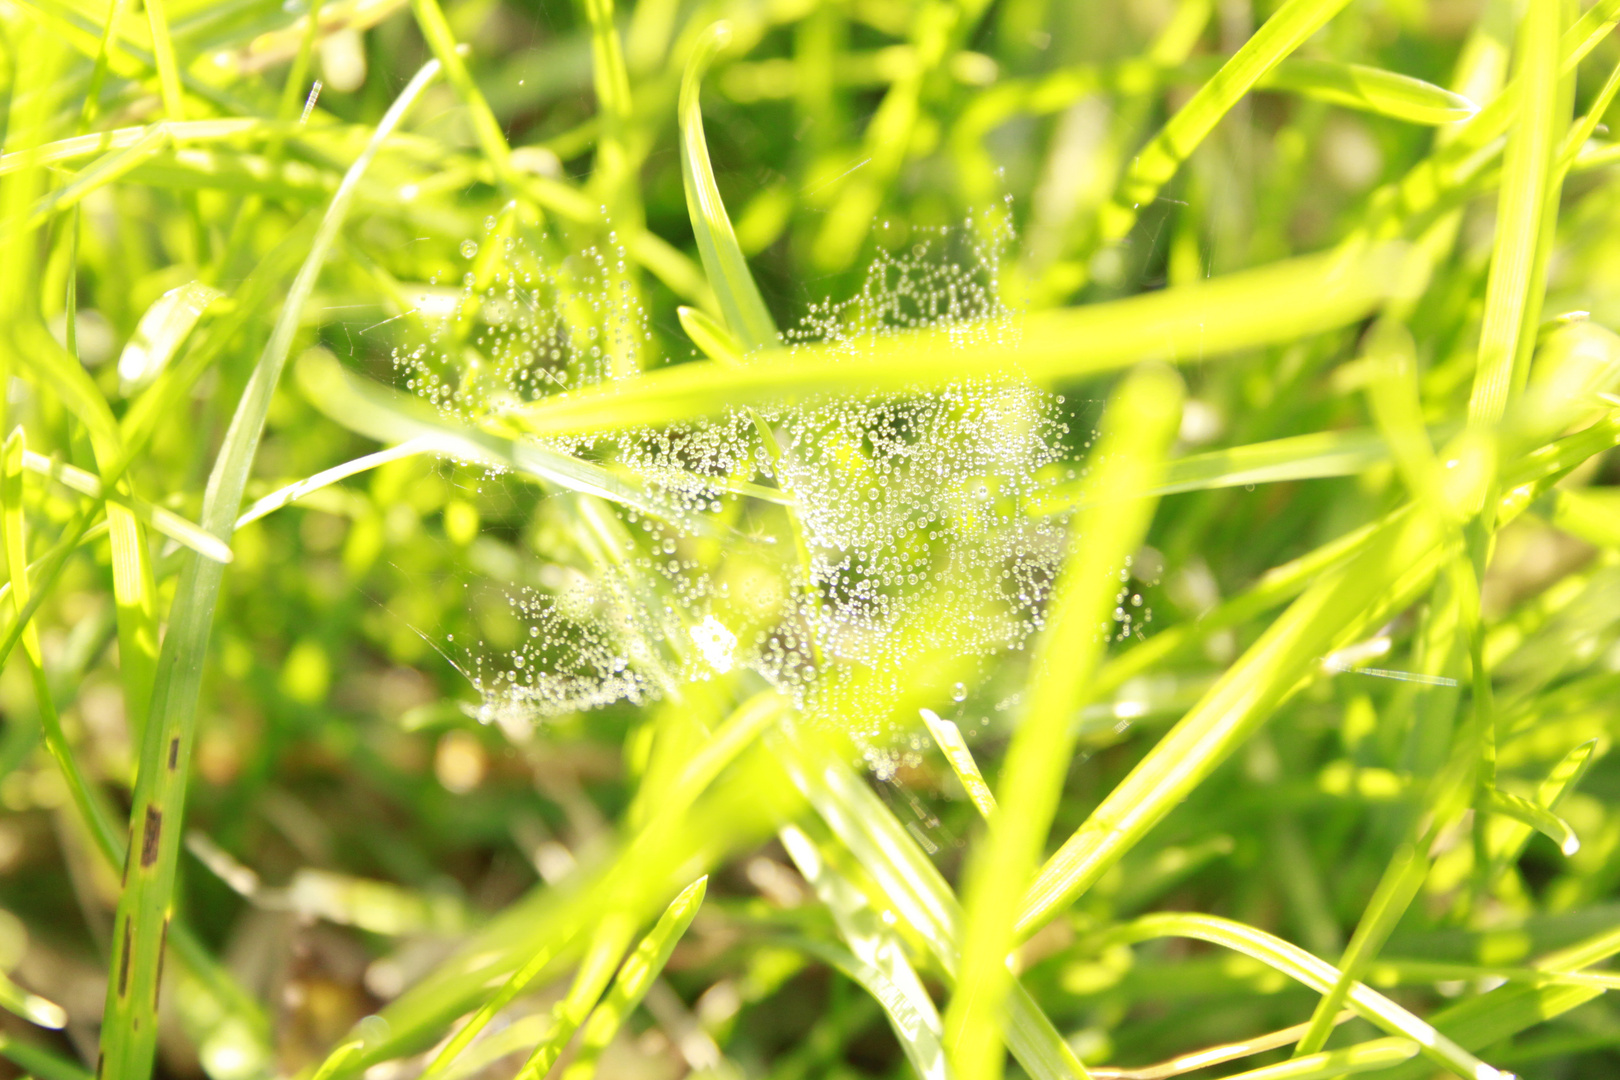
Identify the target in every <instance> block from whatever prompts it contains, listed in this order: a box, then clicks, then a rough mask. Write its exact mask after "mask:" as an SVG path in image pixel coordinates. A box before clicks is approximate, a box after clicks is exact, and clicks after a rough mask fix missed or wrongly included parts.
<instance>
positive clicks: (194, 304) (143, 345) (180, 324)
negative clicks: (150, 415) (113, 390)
mask: <svg viewBox="0 0 1620 1080" xmlns="http://www.w3.org/2000/svg"><path fill="white" fill-rule="evenodd" d="M224 295H225V294H224V293H222V292H220V291H219V290H218V289H216V288H214V287H213V286H212V285H205V284H203V283H202V282H200V281H189V282H187V283H186V284H184V285H180V286H177V287H175V288H173V289H170V290H169V291H168V292H166V293H164V294H163V295H162V296H160V297H158V298H157V299H156V300H154V301H153V302H152V306H151V307H149V308H147V309H146V314H144V315H142V316H141V321H140V323H139V324H138V325H137V326H136V327H135V336H134V337H132V338H130V340H129V344H127V345H125V346H124V351H123V353H122V354H120V355H119V357H118V392H119V393H121V394H123V395H124V396H125V397H128V396H129V395H130V394H132V393H134V392H135V391H137V390H139V389H141V388H143V387H145V386H146V385H147V384H148V383H150V382H151V381H152V380H153V379H155V378H157V377H158V376H159V375H160V374H162V372H163V369H164V368H165V367H167V366H168V363H169V360H170V358H171V357H173V356H174V352H175V350H176V349H178V348H179V347H180V343H181V342H182V341H184V340H185V338H186V335H187V334H189V333H191V328H192V327H193V326H196V325H197V320H198V319H200V318H202V316H203V312H205V311H207V310H208V308H209V305H211V304H212V303H213V302H214V301H215V300H218V299H219V298H220V297H222V296H224Z"/></svg>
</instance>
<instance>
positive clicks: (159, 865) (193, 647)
mask: <svg viewBox="0 0 1620 1080" xmlns="http://www.w3.org/2000/svg"><path fill="white" fill-rule="evenodd" d="M438 70H439V69H438V64H437V63H436V62H433V63H429V64H427V65H425V66H424V67H423V68H422V70H421V71H420V72H418V73H417V76H416V77H415V78H414V79H413V80H412V81H411V82H410V84H408V85H407V86H406V88H405V90H404V91H403V92H401V94H400V96H399V97H398V98H397V99H396V101H395V103H394V105H393V107H392V108H391V109H390V110H389V114H388V116H386V117H385V118H384V120H383V122H382V123H381V124H379V125H378V127H377V130H376V133H375V134H374V135H373V137H372V139H371V141H370V142H369V143H368V145H367V148H366V151H365V152H364V153H363V154H362V155H361V156H360V158H359V160H358V161H356V162H355V164H354V165H353V166H352V167H351V168H350V170H349V172H348V173H347V174H346V175H345V177H344V183H343V186H342V187H340V188H339V189H338V193H337V194H336V195H335V196H333V199H332V205H331V207H330V208H329V209H328V210H327V213H326V217H325V218H324V219H323V220H322V223H321V229H320V232H319V233H318V234H317V235H316V238H315V241H314V244H313V246H312V249H311V251H310V252H309V255H308V256H307V257H306V258H305V261H304V265H303V267H302V268H301V269H300V270H299V273H298V278H297V280H296V281H295V282H294V283H293V287H292V288H291V290H289V293H288V297H287V300H286V303H285V305H284V306H283V308H282V313H281V316H280V318H279V319H278V320H277V322H276V328H275V331H274V333H273V334H272V335H271V338H270V340H269V342H268V343H267V344H266V345H265V349H264V353H263V356H262V357H261V360H260V363H259V365H258V366H257V367H256V368H255V369H254V374H253V377H252V379H251V381H250V382H249V384H248V388H247V390H246V391H245V392H244V394H243V397H242V400H241V403H240V404H239V405H238V406H237V410H236V413H235V416H234V418H233V423H232V425H231V430H230V432H229V433H228V434H227V436H226V440H225V444H224V446H223V448H222V449H221V451H220V454H219V457H218V458H217V459H216V464H215V468H214V473H213V476H212V477H211V479H210V483H209V492H208V497H207V499H206V500H205V502H204V506H203V519H202V526H203V528H205V529H207V530H209V531H210V532H212V533H214V535H216V536H219V537H221V538H224V537H228V536H229V535H230V533H231V530H232V527H233V525H234V523H235V520H236V516H237V513H238V512H239V509H240V506H241V500H242V489H243V487H244V486H245V485H246V483H247V475H248V471H249V469H251V467H252V464H253V457H254V452H255V450H256V449H257V448H258V443H259V439H260V435H261V431H262V428H263V425H264V418H265V414H266V412H267V411H268V410H269V406H270V397H271V394H272V393H273V391H274V389H275V384H276V382H277V381H278V380H279V377H280V374H281V368H282V366H283V365H284V364H285V363H286V360H287V353H288V351H289V350H290V349H291V347H292V337H293V333H294V331H295V330H296V328H297V323H298V318H299V315H300V312H301V309H302V307H303V304H304V302H305V301H306V300H307V298H308V297H309V294H310V293H311V291H313V289H314V287H315V279H316V276H317V275H318V274H319V273H320V270H321V265H322V263H323V262H324V261H325V258H326V254H327V252H328V250H330V248H331V246H332V243H333V241H334V239H335V238H336V235H337V231H338V228H339V226H340V225H341V224H342V222H343V219H344V217H345V215H346V214H347V212H348V209H349V205H350V203H351V201H352V199H353V196H354V189H355V187H356V185H357V184H358V183H359V179H360V177H361V176H362V175H363V174H364V172H365V168H366V166H367V165H368V164H370V162H371V159H372V158H373V157H375V156H376V153H377V150H378V148H379V147H380V146H381V145H382V142H383V140H385V139H386V138H387V137H388V135H389V133H390V132H391V131H392V130H393V129H394V128H395V127H396V126H397V125H398V124H399V122H400V120H401V119H402V118H403V117H404V115H405V112H406V110H407V109H409V108H410V106H411V105H412V104H414V103H415V101H416V99H417V97H418V96H420V94H421V92H422V91H423V90H424V89H425V88H426V87H427V85H428V83H429V82H431V81H432V80H433V78H434V77H436V76H437V74H438ZM222 576H223V571H222V568H221V567H220V564H218V563H214V562H210V561H207V560H201V559H192V560H190V561H188V562H187V564H186V566H185V569H184V570H183V571H182V572H181V576H180V583H179V587H178V590H177V592H176V594H175V595H176V600H175V605H174V608H173V610H172V611H171V612H170V616H169V633H168V636H167V637H166V638H165V640H164V653H163V656H162V658H161V660H160V662H159V671H158V678H157V683H156V685H155V687H154V690H153V709H152V715H153V716H154V718H155V721H154V723H152V724H151V725H150V726H149V727H148V728H147V731H146V737H145V739H144V740H143V743H142V746H141V751H140V760H141V767H140V770H139V772H138V773H137V783H136V790H135V798H134V807H133V809H132V811H131V817H130V820H131V837H132V839H131V843H130V855H129V861H128V864H127V865H128V873H129V877H128V879H127V880H126V882H125V884H124V888H123V892H122V894H121V895H120V898H119V903H118V913H117V917H116V921H115V923H114V925H115V927H116V935H117V938H116V941H117V945H116V948H115V949H114V951H113V956H112V961H111V963H112V968H111V973H110V976H109V979H108V987H107V1005H106V1012H105V1014H104V1019H103V1028H102V1030H103V1033H104V1040H105V1041H104V1043H103V1047H102V1053H103V1055H104V1060H105V1070H106V1071H105V1076H107V1077H109V1078H111V1080H131V1078H132V1080H143V1078H144V1077H145V1076H146V1075H147V1074H148V1072H149V1071H150V1069H151V1061H152V1055H153V1052H154V1049H155V1043H156V1036H157V1022H156V1013H157V993H158V989H159V984H158V976H159V963H160V959H161V957H162V953H163V947H164V943H165V940H166V938H167V936H168V925H169V918H170V913H171V908H172V904H173V896H174V877H175V869H176V863H177V862H178V859H179V851H180V837H181V832H182V829H181V822H182V821H183V819H184V813H185V794H186V781H187V779H188V772H189V765H190V753H191V744H192V740H193V738H194V737H195V732H196V728H195V724H196V708H197V696H198V693H199V689H200V686H199V684H200V680H201V676H202V667H203V663H204V660H205V658H206V656H207V646H208V639H209V636H210V631H211V627H212V623H213V616H214V607H215V604H216V603H217V600H218V595H219V587H220V580H221V577H222ZM165 817H167V827H165ZM137 838H138V839H137Z"/></svg>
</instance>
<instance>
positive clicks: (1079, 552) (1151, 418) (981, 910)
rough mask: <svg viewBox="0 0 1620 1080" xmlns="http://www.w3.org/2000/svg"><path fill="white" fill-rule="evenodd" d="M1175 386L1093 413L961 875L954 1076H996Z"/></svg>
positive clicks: (1148, 514)
mask: <svg viewBox="0 0 1620 1080" xmlns="http://www.w3.org/2000/svg"><path fill="white" fill-rule="evenodd" d="M1182 394H1183V390H1182V385H1181V379H1180V378H1179V377H1178V376H1177V375H1176V374H1175V372H1174V371H1171V370H1169V369H1167V368H1161V367H1145V368H1142V369H1139V370H1138V371H1136V372H1134V373H1133V374H1132V375H1130V376H1129V377H1128V378H1127V379H1126V381H1125V383H1124V385H1123V386H1122V387H1121V388H1120V389H1119V390H1118V391H1116V393H1115V394H1114V396H1113V399H1112V401H1111V402H1110V403H1109V405H1108V409H1107V411H1106V412H1105V413H1104V414H1103V419H1102V434H1101V437H1100V440H1099V442H1098V443H1097V448H1096V450H1095V451H1094V454H1095V456H1094V458H1093V459H1092V460H1093V462H1094V464H1093V465H1092V469H1091V476H1090V477H1089V478H1088V480H1089V483H1088V486H1087V490H1086V494H1085V497H1084V501H1085V502H1086V503H1087V504H1088V505H1089V507H1090V508H1089V509H1088V510H1085V511H1082V512H1081V513H1079V514H1077V515H1076V516H1075V519H1074V521H1073V523H1072V524H1071V526H1070V530H1069V540H1068V546H1069V554H1068V557H1067V559H1066V560H1065V562H1064V566H1063V570H1062V572H1061V574H1060V575H1059V578H1058V581H1057V583H1056V585H1055V586H1054V588H1053V594H1052V600H1051V603H1050V605H1049V607H1048V609H1047V615H1046V627H1045V629H1044V631H1043V632H1042V635H1041V638H1040V641H1039V643H1038V645H1037V647H1036V653H1035V657H1034V659H1033V661H1032V662H1031V671H1032V674H1031V677H1030V685H1029V686H1028V688H1027V690H1026V692H1025V698H1024V699H1025V701H1026V702H1027V704H1026V705H1025V708H1024V710H1023V716H1022V718H1021V721H1020V723H1019V725H1018V727H1017V729H1016V730H1015V732H1014V733H1013V738H1012V745H1011V746H1009V747H1008V750H1007V755H1006V758H1005V760H1004V762H1003V764H1002V767H1001V775H1000V777H999V779H998V780H997V787H998V789H999V790H998V792H997V796H996V798H997V802H998V803H999V804H1000V809H999V810H998V811H997V813H996V815H995V816H994V817H992V818H991V819H990V823H989V829H988V832H987V833H986V835H985V836H984V837H983V838H981V839H980V841H979V842H978V843H977V844H975V845H974V848H973V852H972V858H971V861H970V862H969V864H968V869H967V872H966V886H965V890H964V892H965V896H964V907H965V908H966V909H967V921H966V924H965V925H964V927H963V931H964V932H963V938H962V965H961V970H960V974H959V976H958V980H957V987H956V991H955V993H953V994H952V995H951V1006H950V1009H949V1011H948V1012H947V1013H946V1020H945V1023H946V1032H947V1039H948V1041H949V1043H950V1046H951V1058H952V1061H953V1062H954V1063H955V1065H956V1068H957V1071H958V1073H959V1074H960V1075H961V1077H962V1078H963V1080H996V1078H998V1077H999V1076H1000V1075H1001V1062H1002V1058H1003V1051H1002V1043H1001V1034H1000V1027H1001V1025H1000V1019H1001V1003H1002V1000H1003V998H1004V996H1005V994H1006V991H1007V985H1008V977H1009V976H1008V971H1007V964H1006V959H1007V953H1008V952H1009V951H1011V949H1012V947H1013V945H1014V944H1015V942H1014V940H1013V923H1014V920H1015V918H1016V917H1017V914H1018V903H1019V900H1020V898H1021V896H1022V894H1023V891H1024V889H1025V888H1026V887H1027V886H1028V884H1029V879H1030V876H1031V875H1032V874H1033V873H1034V871H1035V868H1036V866H1037V865H1038V864H1039V862H1040V859H1041V845H1042V843H1043V842H1044V840H1045V838H1046V834H1047V831H1048V829H1049V828H1050V826H1051V822H1052V815H1053V814H1054V813H1055V812H1056V810H1057V803H1058V797H1059V795H1060V793H1061V789H1062V784H1063V778H1064V776H1066V775H1067V774H1068V769H1069V759H1070V756H1071V755H1072V753H1073V748H1074V738H1075V730H1074V725H1073V723H1072V722H1071V721H1072V717H1073V715H1074V713H1075V711H1076V710H1077V709H1078V708H1080V707H1081V706H1082V705H1083V704H1084V703H1085V702H1084V697H1085V694H1086V693H1087V690H1088V686H1087V684H1088V683H1089V682H1090V681H1091V680H1090V677H1091V674H1092V672H1093V670H1094V669H1095V668H1096V666H1097V664H1098V662H1099V659H1100V654H1101V652H1102V641H1101V639H1100V635H1099V634H1098V632H1097V627H1098V626H1099V625H1108V624H1109V621H1110V620H1109V612H1110V611H1111V610H1113V608H1114V606H1115V604H1117V603H1118V598H1117V594H1118V592H1119V590H1120V575H1121V574H1122V573H1123V572H1124V570H1123V568H1124V567H1125V565H1126V563H1127V560H1129V558H1130V556H1131V553H1132V552H1133V551H1135V550H1136V549H1137V548H1138V547H1139V546H1141V543H1142V539H1143V536H1144V535H1145V534H1146V532H1147V527H1148V524H1149V522H1150V521H1152V518H1153V511H1154V508H1155V506H1156V503H1155V502H1154V500H1153V499H1152V498H1151V497H1145V496H1144V495H1143V494H1142V493H1143V492H1145V491H1147V490H1149V489H1151V488H1152V487H1153V485H1154V481H1155V480H1156V478H1157V475H1158V473H1159V470H1160V466H1161V461H1162V459H1163V455H1164V453H1165V451H1166V450H1167V449H1168V448H1169V445H1170V441H1171V439H1173V438H1174V437H1175V433H1176V430H1177V428H1178V426H1179V424H1180V422H1181V399H1182Z"/></svg>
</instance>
